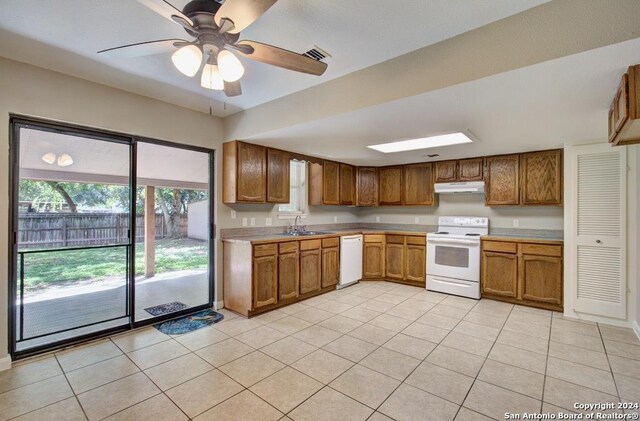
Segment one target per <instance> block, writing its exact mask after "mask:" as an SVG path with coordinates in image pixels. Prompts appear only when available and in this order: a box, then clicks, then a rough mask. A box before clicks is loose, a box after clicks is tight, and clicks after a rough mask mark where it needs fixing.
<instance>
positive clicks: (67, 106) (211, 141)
mask: <svg viewBox="0 0 640 421" xmlns="http://www.w3.org/2000/svg"><path fill="white" fill-rule="evenodd" d="M0 75H2V76H0V148H1V149H2V153H0V262H1V263H0V358H2V357H3V356H4V355H5V354H6V352H7V349H8V343H7V336H8V334H7V313H8V311H7V303H8V296H7V292H8V291H7V285H8V284H9V282H8V273H7V272H8V269H7V265H6V262H8V259H9V255H8V248H7V239H8V238H9V233H8V232H7V230H8V208H9V205H8V196H9V192H8V184H9V181H8V175H9V169H8V150H9V138H8V133H9V127H8V124H9V113H17V114H24V115H30V116H37V117H42V118H47V119H52V120H59V121H66V122H71V123H75V124H80V125H85V126H91V127H98V128H104V129H109V130H113V131H118V132H123V133H128V134H135V135H141V136H147V137H151V138H156V139H163V140H169V141H174V142H180V143H188V144H192V145H198V146H204V147H208V148H216V147H217V146H218V145H219V144H220V142H221V140H222V122H221V120H220V119H219V118H216V117H210V116H207V115H205V114H201V113H198V112H195V111H191V110H187V109H184V108H180V107H177V106H174V105H170V104H167V103H164V102H160V101H156V100H152V99H149V98H146V97H142V96H139V95H134V94H131V93H127V92H125V91H121V90H118V89H113V88H109V87H106V86H103V85H99V84H96V83H92V82H88V81H85V80H81V79H77V78H73V77H70V76H66V75H62V74H60V73H55V72H52V71H49V70H44V69H41V68H37V67H34V66H30V65H25V64H22V63H18V62H15V61H11V60H7V59H2V58H0ZM218 159H219V157H218ZM217 179H218V180H219V175H218V178H217Z"/></svg>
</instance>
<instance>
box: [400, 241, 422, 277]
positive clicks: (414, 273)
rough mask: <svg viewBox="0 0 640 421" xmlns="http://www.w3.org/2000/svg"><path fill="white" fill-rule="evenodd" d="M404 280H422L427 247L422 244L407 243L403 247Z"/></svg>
mask: <svg viewBox="0 0 640 421" xmlns="http://www.w3.org/2000/svg"><path fill="white" fill-rule="evenodd" d="M405 254H406V258H405V260H406V261H405V271H404V273H405V280H407V281H412V282H424V280H425V272H426V270H427V262H426V258H427V248H426V246H424V245H417V244H407V246H406V249H405Z"/></svg>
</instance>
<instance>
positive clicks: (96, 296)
mask: <svg viewBox="0 0 640 421" xmlns="http://www.w3.org/2000/svg"><path fill="white" fill-rule="evenodd" d="M11 157H12V161H11V162H12V168H11V174H12V184H13V185H12V194H11V201H12V209H13V214H12V219H11V228H12V229H11V231H12V234H13V241H12V242H13V249H12V259H11V267H10V272H11V275H12V278H11V281H12V282H11V285H10V294H11V295H10V296H11V305H10V315H9V317H10V320H11V327H12V329H11V339H12V340H11V345H12V354H13V355H14V356H21V355H27V354H30V353H36V352H38V351H40V350H46V349H48V348H51V347H54V346H60V345H62V344H66V343H69V342H75V341H78V340H82V339H83V338H90V337H94V336H97V335H100V334H104V333H106V332H109V331H113V330H118V329H127V328H130V327H132V326H137V325H141V324H145V323H152V322H154V321H157V320H161V319H166V318H171V317H175V316H177V315H180V314H186V313H188V312H190V311H194V310H197V309H200V308H207V307H209V306H211V304H212V300H213V298H212V297H213V291H212V285H213V281H212V279H213V276H212V255H213V253H212V250H211V249H212V244H211V232H212V227H213V224H212V220H213V218H212V212H211V206H210V203H209V197H210V196H211V183H210V176H211V166H212V162H213V152H211V151H208V150H200V149H197V148H192V149H187V148H182V147H178V146H175V145H173V144H168V143H160V142H155V141H146V140H141V139H136V138H133V137H129V136H125V135H117V134H112V133H104V132H100V131H94V130H89V129H84V128H78V127H67V126H62V125H58V124H52V123H48V122H40V121H33V120H28V119H21V118H12V141H11ZM136 175H137V176H136Z"/></svg>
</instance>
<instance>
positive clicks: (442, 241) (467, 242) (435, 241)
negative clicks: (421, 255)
mask: <svg viewBox="0 0 640 421" xmlns="http://www.w3.org/2000/svg"><path fill="white" fill-rule="evenodd" d="M427 242H428V243H433V244H459V245H469V246H479V245H480V243H479V242H477V241H472V240H454V239H450V240H448V239H443V238H432V239H429V238H427Z"/></svg>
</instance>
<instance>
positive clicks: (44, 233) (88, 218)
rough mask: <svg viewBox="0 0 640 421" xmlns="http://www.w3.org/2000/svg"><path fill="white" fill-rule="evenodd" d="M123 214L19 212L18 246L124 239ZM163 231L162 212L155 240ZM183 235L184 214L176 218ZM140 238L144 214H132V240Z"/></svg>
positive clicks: (126, 221)
mask: <svg viewBox="0 0 640 421" xmlns="http://www.w3.org/2000/svg"><path fill="white" fill-rule="evenodd" d="M128 231H129V215H128V214H126V213H75V214H74V213H23V214H20V215H19V217H18V246H19V247H20V248H21V249H25V248H48V247H71V246H92V245H100V244H113V243H120V242H126V241H127V238H128V235H127V234H128ZM166 231H167V227H166V224H165V222H164V215H163V214H161V213H159V214H156V239H159V238H164V236H165V234H166ZM180 235H181V236H183V237H186V236H187V216H186V215H183V216H181V218H180ZM142 241H144V215H137V216H136V242H142Z"/></svg>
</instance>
